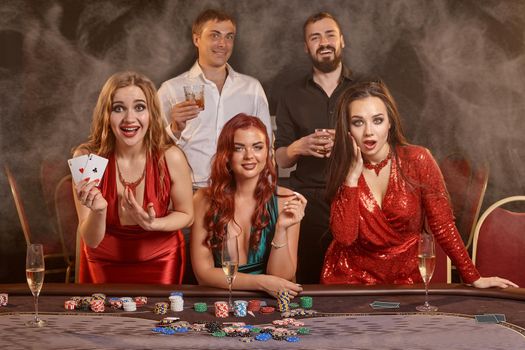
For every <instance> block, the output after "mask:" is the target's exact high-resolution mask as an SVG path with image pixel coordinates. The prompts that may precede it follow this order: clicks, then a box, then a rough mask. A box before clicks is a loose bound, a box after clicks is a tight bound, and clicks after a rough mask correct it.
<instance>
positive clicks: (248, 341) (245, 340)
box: [239, 337, 255, 343]
mask: <svg viewBox="0 0 525 350" xmlns="http://www.w3.org/2000/svg"><path fill="white" fill-rule="evenodd" d="M239 341H242V342H243V343H251V342H253V341H255V339H253V338H252V337H241V338H239Z"/></svg>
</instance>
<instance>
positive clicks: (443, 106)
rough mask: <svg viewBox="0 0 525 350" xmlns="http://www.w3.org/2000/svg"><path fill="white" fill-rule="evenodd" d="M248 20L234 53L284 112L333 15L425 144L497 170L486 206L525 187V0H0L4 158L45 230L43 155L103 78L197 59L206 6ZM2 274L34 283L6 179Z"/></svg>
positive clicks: (164, 75)
mask: <svg viewBox="0 0 525 350" xmlns="http://www.w3.org/2000/svg"><path fill="white" fill-rule="evenodd" d="M208 7H216V8H222V9H224V10H225V11H227V12H230V13H232V14H233V15H234V16H235V17H236V18H237V21H238V27H237V31H238V35H237V38H236V42H235V49H234V53H233V56H232V58H231V60H230V63H231V64H232V66H233V67H234V68H235V69H236V70H237V71H239V72H243V73H246V74H249V75H252V76H254V77H257V78H258V79H259V80H260V81H261V82H262V84H263V86H264V88H265V90H266V93H267V95H268V97H269V100H270V105H271V109H272V112H274V111H275V103H276V97H277V96H278V95H279V91H281V90H282V88H283V86H284V84H286V83H287V82H288V81H289V80H290V79H292V78H294V77H297V76H298V74H300V73H301V72H303V71H304V70H306V69H308V67H310V63H309V62H308V58H307V56H306V55H305V54H304V53H303V38H302V24H303V22H304V20H305V19H306V18H307V17H308V16H309V15H311V14H313V13H315V12H318V11H322V10H325V11H328V12H331V13H333V14H334V15H335V16H336V17H337V18H338V19H339V21H340V22H341V25H342V30H343V33H344V35H345V39H346V44H347V46H346V48H345V53H344V59H345V62H346V64H348V65H349V66H350V67H351V68H352V69H353V70H354V71H355V72H356V73H358V74H359V75H368V74H374V75H379V76H381V77H383V79H384V80H385V81H386V82H387V84H388V85H389V87H390V88H391V90H392V91H393V94H394V96H395V98H396V100H397V101H398V102H399V104H400V109H401V113H402V116H403V117H404V120H403V124H404V125H405V126H406V129H407V130H406V131H407V134H408V136H409V138H410V139H411V141H413V142H414V143H417V144H421V145H425V146H427V147H429V148H430V149H431V150H432V151H433V153H434V154H435V156H436V157H437V158H440V157H442V156H444V155H446V154H448V153H451V152H453V151H460V152H464V153H466V154H467V155H468V156H470V157H471V158H473V159H475V160H476V161H483V160H488V162H489V164H490V167H491V177H490V182H489V188H488V191H487V195H486V198H485V202H484V207H486V206H487V205H488V204H490V203H492V202H494V201H496V200H497V199H499V198H501V197H504V196H508V195H514V194H523V193H524V192H525V182H523V181H522V179H523V177H524V176H525V163H524V162H522V161H521V160H522V159H525V141H524V140H525V138H524V137H523V135H525V122H524V121H523V115H524V114H525V98H524V96H523V95H524V91H525V79H523V77H524V76H525V19H524V18H523V13H525V3H523V1H521V0H506V1H503V2H500V1H486V2H477V1H466V0H465V1H455V0H438V1H433V2H422V1H418V0H396V1H391V2H390V1H382V0H374V1H357V0H340V1H330V0H325V1H322V0H317V1H304V0H251V1H247V0H245V1H233V0H232V1H211V0H210V1H198V2H196V1H191V0H179V1H172V0H164V1H139V0H136V1H132V0H129V1H90V0H86V1H66V0H63V1H59V0H56V1H25V2H23V1H14V0H7V1H3V2H2V5H0V45H1V47H2V50H1V52H2V53H1V54H0V96H2V102H1V105H2V107H1V108H0V111H1V113H0V118H1V119H0V123H1V126H0V147H1V152H0V164H2V167H3V164H4V163H7V164H9V166H10V167H11V168H12V170H13V172H14V173H15V175H16V176H17V178H18V181H19V182H20V186H21V188H22V196H23V199H24V201H25V205H26V210H27V213H28V215H29V218H30V225H31V227H32V229H33V231H34V234H35V235H36V236H37V237H38V238H39V239H45V237H43V235H44V232H46V231H47V230H48V229H49V227H50V224H51V223H50V222H49V220H48V215H47V212H46V209H45V207H44V203H43V196H42V190H41V187H40V178H39V171H40V164H41V162H42V160H43V159H45V158H59V159H62V160H63V161H64V162H65V161H66V159H67V158H68V156H69V151H70V149H71V147H73V146H74V145H77V144H78V143H79V142H81V141H83V140H84V139H85V138H86V137H87V135H88V133H89V127H90V120H91V112H92V109H93V107H94V104H95V101H96V96H97V93H98V91H100V88H101V86H102V84H103V82H104V81H105V80H106V79H107V78H108V76H109V75H111V74H112V73H114V72H116V71H119V70H124V69H133V70H138V71H140V72H142V73H144V74H146V75H147V76H149V77H150V78H151V79H152V80H153V81H154V82H155V83H157V84H159V83H160V82H162V81H164V80H166V79H168V78H170V77H173V76H175V75H177V74H179V73H181V72H183V71H185V70H187V69H188V68H189V67H190V65H191V64H192V62H193V60H194V59H195V51H194V49H193V45H192V43H191V40H190V36H191V22H192V21H193V19H194V18H195V17H196V16H197V14H198V13H199V12H200V11H202V10H203V9H205V8H208ZM0 198H1V199H2V200H1V201H0V217H1V219H0V239H1V241H2V244H1V245H0V282H15V281H16V282H21V281H24V273H23V267H24V252H25V247H24V241H23V236H22V233H21V227H20V224H19V222H18V219H17V216H16V211H15V208H14V204H13V201H12V198H11V194H10V192H9V188H8V184H7V180H6V178H5V176H4V175H3V173H2V175H0Z"/></svg>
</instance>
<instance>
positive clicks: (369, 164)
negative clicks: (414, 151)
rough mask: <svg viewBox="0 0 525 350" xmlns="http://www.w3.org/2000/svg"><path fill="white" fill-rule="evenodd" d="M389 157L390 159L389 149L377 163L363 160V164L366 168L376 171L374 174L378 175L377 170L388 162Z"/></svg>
mask: <svg viewBox="0 0 525 350" xmlns="http://www.w3.org/2000/svg"><path fill="white" fill-rule="evenodd" d="M390 159H392V152H390V151H389V152H388V155H387V156H386V158H385V159H383V160H382V161H380V162H379V163H377V164H372V163H370V162H369V161H364V162H363V165H364V166H365V168H367V169H368V170H373V171H374V172H375V173H376V175H377V176H379V172H380V171H381V170H382V169H383V168H384V167H385V166H386V165H387V164H388V161H389V160H390Z"/></svg>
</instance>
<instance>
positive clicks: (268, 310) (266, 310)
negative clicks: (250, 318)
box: [260, 306, 275, 314]
mask: <svg viewBox="0 0 525 350" xmlns="http://www.w3.org/2000/svg"><path fill="white" fill-rule="evenodd" d="M260 311H261V313H263V314H271V313H272V312H274V311H275V308H274V307H273V306H262V307H261V310H260Z"/></svg>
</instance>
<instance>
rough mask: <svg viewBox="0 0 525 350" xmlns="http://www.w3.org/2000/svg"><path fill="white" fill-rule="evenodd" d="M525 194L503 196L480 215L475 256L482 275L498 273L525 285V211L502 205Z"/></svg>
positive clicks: (475, 234) (495, 274) (475, 261)
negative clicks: (509, 208) (517, 210)
mask: <svg viewBox="0 0 525 350" xmlns="http://www.w3.org/2000/svg"><path fill="white" fill-rule="evenodd" d="M518 201H519V202H524V204H525V196H513V197H508V198H504V199H502V200H500V201H497V202H496V203H494V204H493V205H491V206H490V207H489V208H488V209H487V210H486V211H485V212H484V213H483V215H482V216H481V217H480V219H479V221H478V223H477V225H476V227H475V230H474V240H473V242H474V243H473V254H472V260H473V261H474V264H475V265H476V268H477V269H478V271H479V272H480V274H481V275H482V276H487V277H488V276H499V277H503V278H507V279H510V280H511V281H513V282H515V283H517V284H518V285H520V286H525V272H524V271H525V254H524V252H525V213H523V212H513V211H510V210H506V209H503V208H501V206H502V205H504V204H507V203H510V202H518Z"/></svg>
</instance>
